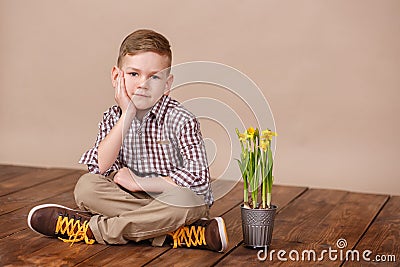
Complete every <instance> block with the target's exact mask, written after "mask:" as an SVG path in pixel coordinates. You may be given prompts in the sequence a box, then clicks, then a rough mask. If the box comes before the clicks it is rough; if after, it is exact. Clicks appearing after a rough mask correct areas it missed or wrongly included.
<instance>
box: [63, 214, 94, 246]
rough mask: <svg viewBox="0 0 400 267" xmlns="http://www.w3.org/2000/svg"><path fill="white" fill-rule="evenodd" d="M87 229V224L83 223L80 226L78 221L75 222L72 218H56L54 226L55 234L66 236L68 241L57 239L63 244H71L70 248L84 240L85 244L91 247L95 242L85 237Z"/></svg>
mask: <svg viewBox="0 0 400 267" xmlns="http://www.w3.org/2000/svg"><path fill="white" fill-rule="evenodd" d="M88 228H89V224H88V222H87V221H85V222H84V223H83V224H81V221H80V220H76V219H73V218H71V219H70V218H68V217H67V216H64V217H63V216H58V219H57V225H56V234H58V233H61V234H63V235H65V234H66V235H67V236H68V237H69V238H68V239H63V238H61V237H59V238H58V239H60V240H62V241H63V242H67V243H71V246H72V245H73V244H74V243H75V242H79V241H82V240H84V241H85V243H86V244H89V245H92V244H93V243H94V242H95V240H93V239H89V237H88V236H87V234H86V233H87V230H88Z"/></svg>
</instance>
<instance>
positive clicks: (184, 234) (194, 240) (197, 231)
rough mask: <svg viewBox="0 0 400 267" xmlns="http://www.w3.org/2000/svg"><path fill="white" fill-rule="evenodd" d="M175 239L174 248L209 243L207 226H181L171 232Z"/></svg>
mask: <svg viewBox="0 0 400 267" xmlns="http://www.w3.org/2000/svg"><path fill="white" fill-rule="evenodd" d="M169 235H170V236H172V238H173V239H174V246H173V248H177V247H178V246H179V247H180V246H182V245H185V246H187V247H191V246H200V245H207V243H206V238H205V228H204V227H202V226H194V225H192V226H181V227H180V228H178V230H176V231H174V232H172V233H169Z"/></svg>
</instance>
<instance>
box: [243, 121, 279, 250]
mask: <svg viewBox="0 0 400 267" xmlns="http://www.w3.org/2000/svg"><path fill="white" fill-rule="evenodd" d="M236 133H237V135H238V138H239V141H240V145H241V154H240V159H237V161H238V164H239V168H240V172H241V174H242V178H243V189H244V190H243V205H242V206H241V215H242V230H243V242H244V245H245V246H247V247H251V248H261V247H263V248H264V247H268V246H269V245H270V244H271V239H272V231H273V227H274V219H275V213H276V209H277V206H275V205H272V204H271V193H272V184H273V181H274V176H273V175H272V169H273V165H274V164H273V157H272V150H271V141H272V138H273V137H274V136H276V135H277V134H276V133H274V132H272V131H271V130H269V129H266V130H264V131H261V133H260V131H259V130H258V128H256V129H254V128H252V127H250V128H248V129H247V130H246V131H245V132H244V133H240V132H239V130H238V129H236ZM260 191H261V192H260ZM260 197H261V200H260Z"/></svg>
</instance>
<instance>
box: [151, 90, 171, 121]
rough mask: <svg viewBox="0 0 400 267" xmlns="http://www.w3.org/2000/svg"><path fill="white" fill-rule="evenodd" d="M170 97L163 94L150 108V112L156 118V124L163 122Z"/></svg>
mask: <svg viewBox="0 0 400 267" xmlns="http://www.w3.org/2000/svg"><path fill="white" fill-rule="evenodd" d="M170 99H171V98H170V97H169V96H167V95H163V96H162V97H161V98H160V100H158V102H157V103H156V104H155V105H154V106H153V107H152V109H151V110H150V114H152V115H153V116H154V117H155V118H156V121H157V123H158V124H162V122H163V119H164V116H165V113H166V111H167V108H168V103H169V101H170Z"/></svg>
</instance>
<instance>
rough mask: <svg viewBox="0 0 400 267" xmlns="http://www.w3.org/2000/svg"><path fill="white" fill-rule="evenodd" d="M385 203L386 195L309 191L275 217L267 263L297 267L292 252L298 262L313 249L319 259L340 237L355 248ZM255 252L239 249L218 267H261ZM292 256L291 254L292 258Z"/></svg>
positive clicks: (325, 264) (309, 261)
mask: <svg viewBox="0 0 400 267" xmlns="http://www.w3.org/2000/svg"><path fill="white" fill-rule="evenodd" d="M386 200H387V196H383V195H371V194H359V193H348V192H344V191H336V190H322V189H311V190H309V191H308V192H306V193H305V194H303V195H302V196H301V197H299V198H297V199H296V200H295V201H294V202H293V203H292V205H289V206H288V207H287V208H286V209H284V210H282V212H280V213H279V214H278V215H277V217H276V220H275V229H274V233H273V240H272V244H271V248H270V250H269V251H270V252H271V251H272V250H275V254H273V257H272V261H271V259H270V257H269V255H270V254H268V257H267V259H266V262H267V264H268V265H273V266H275V265H277V266H278V265H281V264H284V265H285V266H298V265H299V262H298V261H294V260H291V259H290V258H289V256H288V254H289V253H290V252H291V251H292V250H295V251H297V252H298V253H300V259H301V255H302V253H303V251H305V250H314V251H316V253H317V255H318V256H320V253H321V252H322V250H324V249H329V247H331V248H332V249H336V247H335V246H336V242H337V241H338V240H339V239H340V238H345V239H346V241H347V243H348V247H352V246H354V245H355V244H356V242H357V241H358V240H359V238H360V237H361V236H362V234H363V233H364V231H365V230H366V229H367V227H368V225H369V224H370V223H371V221H372V220H373V218H374V217H375V215H376V214H377V212H378V211H379V210H380V208H381V207H382V205H384V203H385V201H386ZM279 250H284V251H285V253H286V254H285V255H284V256H283V257H284V258H286V259H287V261H280V260H278V258H277V255H276V254H277V252H278V251H279ZM257 252H258V250H254V251H253V250H250V249H247V248H245V247H243V246H239V247H238V248H237V249H235V251H233V252H232V253H231V254H229V255H228V256H227V257H226V258H225V259H223V260H222V261H221V262H220V263H219V264H218V266H224V265H235V266H236V265H239V266H240V265H241V264H247V265H250V266H257V265H260V264H261V263H263V262H261V261H260V260H259V259H258V257H257ZM318 253H319V254H318ZM261 256H265V254H262V255H261ZM295 256H296V255H295V254H294V253H293V254H292V258H295ZM305 256H306V258H305V261H302V264H304V263H306V264H307V266H308V265H321V264H323V265H324V266H339V265H341V263H342V262H341V261H340V260H339V259H338V260H337V261H329V257H328V256H327V255H325V256H326V257H323V259H325V261H322V262H321V261H319V262H318V261H312V260H308V259H307V257H308V254H305ZM317 258H318V257H317ZM300 262H301V261H300ZM264 264H265V262H264Z"/></svg>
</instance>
